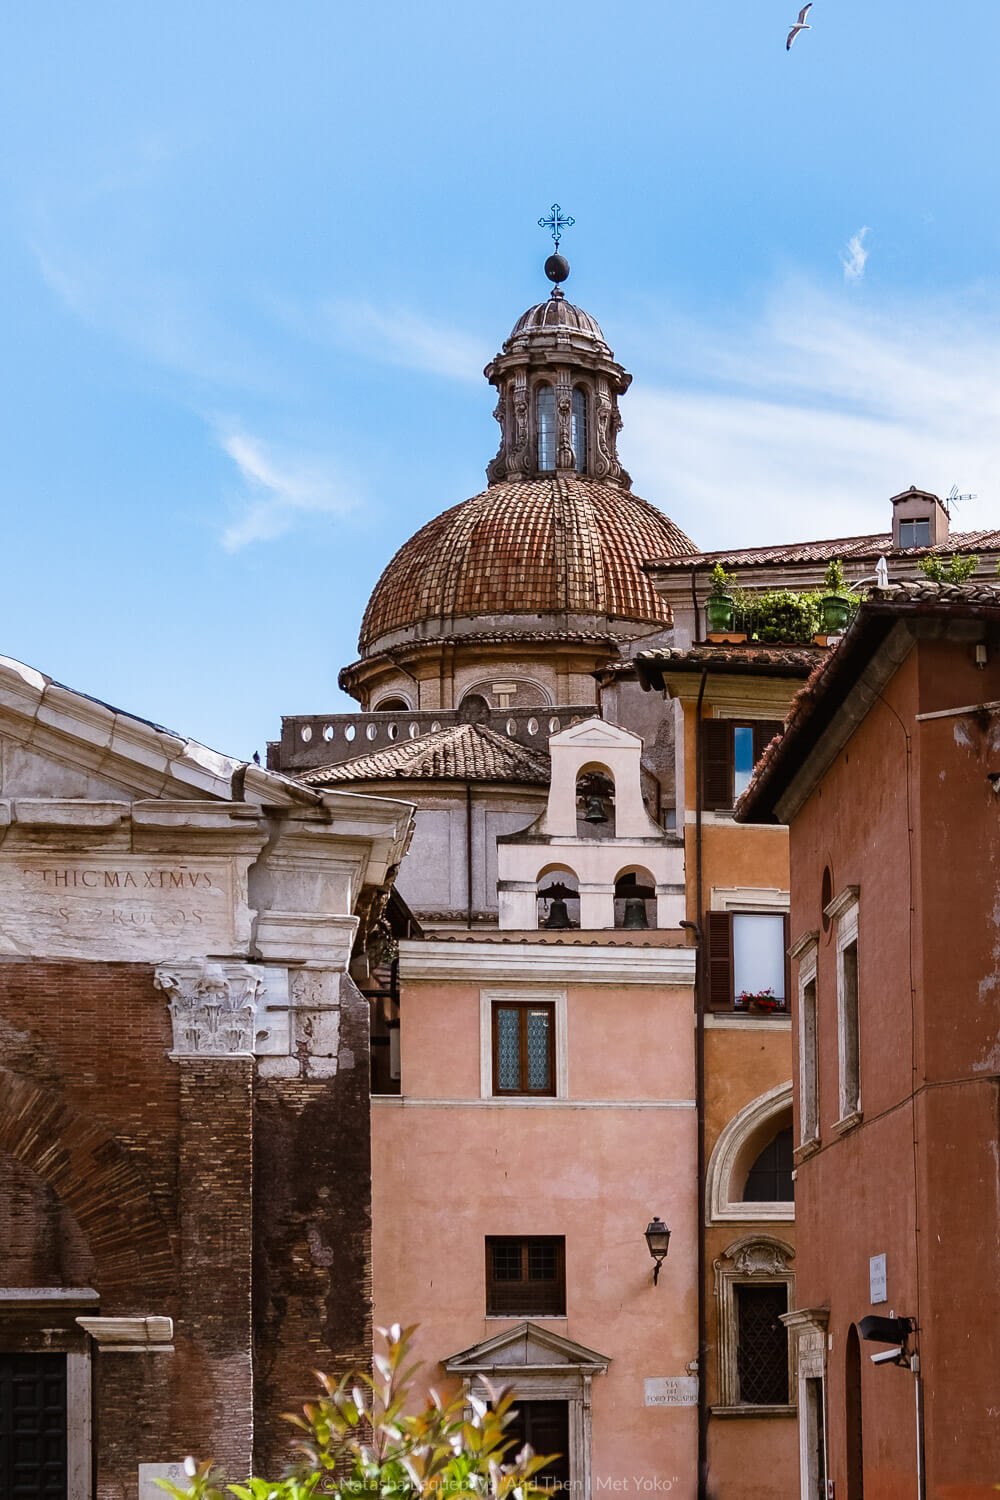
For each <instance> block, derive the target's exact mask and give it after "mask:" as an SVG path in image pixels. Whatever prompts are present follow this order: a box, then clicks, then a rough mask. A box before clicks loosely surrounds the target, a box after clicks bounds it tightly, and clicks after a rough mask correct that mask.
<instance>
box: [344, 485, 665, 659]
mask: <svg viewBox="0 0 1000 1500" xmlns="http://www.w3.org/2000/svg"><path fill="white" fill-rule="evenodd" d="M693 546H694V544H693V543H692V542H691V541H690V540H689V539H688V538H687V537H686V536H685V535H684V533H683V532H682V531H681V530H680V529H679V528H678V527H677V526H675V525H674V523H673V521H671V520H670V519H669V518H668V517H667V516H665V515H664V514H663V513H662V511H659V510H657V509H656V508H655V507H654V506H652V505H649V504H648V503H647V502H646V501H645V500H640V499H639V497H638V496H637V495H633V494H631V493H630V492H629V491H628V490H623V489H618V488H616V487H615V486H614V485H609V484H601V483H598V482H597V481H596V480H594V479H587V478H584V477H583V476H581V475H579V474H558V475H554V476H550V477H547V478H544V479H527V480H520V481H518V480H505V481H503V482H501V483H498V484H492V485H490V487H489V489H487V490H484V491H483V493H482V494H481V495H475V496H473V498H472V499H471V500H465V501H463V502H462V504H461V505H454V506H452V508H451V509H450V510H446V511H445V512H444V513H443V514H442V515H440V516H436V517H435V518H434V520H433V521H429V522H428V523H427V525H426V526H424V527H422V528H421V530H420V531H418V532H417V534H416V535H415V536H413V537H411V538H410V540H409V541H408V542H406V543H404V545H403V546H402V547H401V548H400V550H399V551H398V552H397V553H396V555H395V557H394V558H393V559H392V561H391V562H390V563H389V566H388V567H387V568H386V570H385V572H384V573H383V574H382V577H381V578H380V579H379V581H378V583H377V584H376V585H375V589H374V592H373V593H372V596H371V599H370V600H369V603H368V608H367V609H366V610H365V615H364V619H363V620H362V622H361V637H360V641H359V649H360V650H361V652H362V654H365V655H367V654H368V652H369V651H370V650H371V649H372V648H373V647H375V646H376V643H377V642H378V640H379V638H380V637H382V636H384V635H386V634H388V633H389V632H391V631H396V630H403V629H405V628H407V627H408V626H413V625H419V624H422V623H424V622H428V621H435V620H440V621H445V622H447V621H450V620H452V619H454V618H455V617H459V618H472V619H475V618H476V617H477V616H481V615H506V616H509V615H529V616H532V617H534V622H535V628H536V629H537V625H538V616H540V615H541V616H545V615H554V614H555V615H562V614H571V615H572V614H575V615H603V616H605V617H606V618H607V619H609V620H612V619H622V620H639V621H649V622H652V623H659V622H664V623H666V622H668V621H669V619H670V609H669V606H668V604H667V603H666V601H665V600H663V599H661V598H660V596H659V595H658V594H657V592H656V590H655V589H654V588H653V586H652V583H651V581H650V580H649V578H647V577H646V575H645V573H644V572H643V571H642V564H643V562H644V561H645V559H646V558H648V557H658V556H663V555H665V554H675V553H676V554H682V553H688V552H691V551H692V550H693Z"/></svg>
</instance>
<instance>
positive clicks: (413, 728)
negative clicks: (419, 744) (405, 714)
mask: <svg viewBox="0 0 1000 1500" xmlns="http://www.w3.org/2000/svg"><path fill="white" fill-rule="evenodd" d="M408 732H409V736H410V739H411V740H415V739H416V737H417V735H418V734H419V733H420V725H419V724H411V725H410V728H409V731H408Z"/></svg>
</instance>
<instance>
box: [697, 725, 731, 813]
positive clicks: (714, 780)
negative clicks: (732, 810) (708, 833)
mask: <svg viewBox="0 0 1000 1500" xmlns="http://www.w3.org/2000/svg"><path fill="white" fill-rule="evenodd" d="M701 732H702V759H703V773H704V781H703V784H702V796H703V798H704V806H705V807H706V808H707V809H708V810H709V811H710V812H712V811H715V809H717V808H720V807H732V805H733V726H732V724H731V723H730V722H729V720H728V719H703V720H702V722H701Z"/></svg>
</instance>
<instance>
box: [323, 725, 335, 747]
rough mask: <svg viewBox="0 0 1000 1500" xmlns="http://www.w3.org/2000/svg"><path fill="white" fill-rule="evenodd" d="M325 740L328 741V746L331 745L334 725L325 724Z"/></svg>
mask: <svg viewBox="0 0 1000 1500" xmlns="http://www.w3.org/2000/svg"><path fill="white" fill-rule="evenodd" d="M323 738H324V739H325V740H326V742H327V744H329V743H330V741H331V740H332V739H333V725H332V724H324V725H323Z"/></svg>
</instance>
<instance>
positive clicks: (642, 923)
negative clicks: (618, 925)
mask: <svg viewBox="0 0 1000 1500" xmlns="http://www.w3.org/2000/svg"><path fill="white" fill-rule="evenodd" d="M622 926H623V927H629V928H632V929H633V930H635V929H636V928H639V927H648V926H649V922H648V920H647V918H646V903H645V901H644V900H643V898H642V897H641V896H626V897H625V917H624V920H623V921H622Z"/></svg>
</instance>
